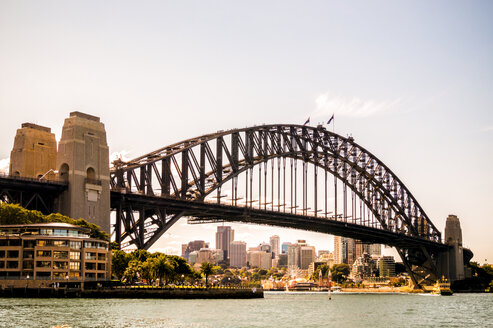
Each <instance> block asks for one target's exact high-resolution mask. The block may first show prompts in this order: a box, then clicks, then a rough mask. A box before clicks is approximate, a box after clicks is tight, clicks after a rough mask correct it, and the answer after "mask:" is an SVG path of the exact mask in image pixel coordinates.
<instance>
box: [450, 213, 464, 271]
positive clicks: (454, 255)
mask: <svg viewBox="0 0 493 328" xmlns="http://www.w3.org/2000/svg"><path fill="white" fill-rule="evenodd" d="M445 243H446V244H447V245H449V246H451V247H452V248H451V249H450V251H449V252H448V264H449V272H448V273H449V279H451V280H459V279H464V278H465V276H464V254H463V249H462V229H461V227H460V221H459V218H458V217H457V216H455V215H452V214H451V215H449V216H448V217H447V221H446V223H445Z"/></svg>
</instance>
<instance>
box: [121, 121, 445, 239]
mask: <svg viewBox="0 0 493 328" xmlns="http://www.w3.org/2000/svg"><path fill="white" fill-rule="evenodd" d="M226 139H229V140H228V141H229V143H228V142H226ZM286 159H294V160H295V161H294V163H295V164H294V165H295V170H296V165H297V162H298V161H301V162H302V166H303V168H302V170H303V171H302V175H303V183H302V185H301V188H302V195H303V196H302V198H303V199H302V204H300V205H301V212H302V215H303V216H314V217H319V215H318V212H319V211H320V210H325V212H323V213H322V217H325V218H327V219H331V220H335V221H345V222H347V221H348V217H347V215H346V213H344V212H345V211H346V205H343V207H344V208H343V209H337V190H338V189H337V181H340V183H342V186H343V188H344V191H345V188H346V186H347V187H348V188H349V189H350V190H351V191H352V192H354V193H355V195H357V197H358V198H359V199H360V200H361V201H362V202H363V203H364V205H365V207H366V208H367V209H368V210H369V212H368V214H369V213H370V212H371V214H372V219H374V221H373V222H371V227H372V228H378V229H381V230H383V231H386V232H392V233H395V234H397V235H401V236H406V237H412V238H415V239H416V240H424V241H429V242H433V243H440V240H441V234H440V231H438V229H437V228H436V227H435V226H434V225H433V223H432V222H431V220H430V219H429V218H428V216H427V215H426V213H425V212H424V210H423V209H422V207H421V206H420V205H419V204H418V202H417V201H416V199H415V198H414V196H413V195H412V194H411V192H410V191H409V190H408V189H407V188H406V186H405V185H404V184H403V183H402V182H401V181H400V180H399V178H398V177H397V176H396V175H395V174H394V173H393V172H392V171H391V170H390V169H389V168H388V167H387V166H386V165H385V164H384V163H382V162H381V161H380V160H379V159H378V158H377V157H376V156H374V155H373V154H371V153H370V152H368V151H367V150H366V149H364V148H363V147H361V146H360V145H358V144H356V143H355V142H354V140H353V139H352V138H345V137H342V136H340V135H337V134H335V133H332V132H330V131H328V130H326V129H325V128H322V127H309V126H300V125H265V126H257V127H252V128H245V129H236V130H229V131H220V132H217V133H214V134H208V135H204V136H201V137H197V138H193V139H188V140H185V141H182V142H179V143H176V144H173V145H171V146H168V147H164V148H162V149H159V150H157V151H154V152H152V153H149V154H146V155H144V156H141V157H139V158H136V159H134V160H132V161H129V162H121V161H119V162H115V163H114V166H113V168H112V170H111V187H112V190H113V192H116V193H118V195H123V194H132V193H133V194H140V195H145V196H147V197H148V198H152V197H159V198H166V199H176V200H186V201H190V202H204V201H205V200H206V197H208V196H210V195H212V194H213V192H216V196H215V197H216V200H217V203H221V198H222V197H223V195H222V194H221V189H222V187H223V186H225V185H226V183H229V182H231V184H232V187H231V193H232V198H231V199H232V206H240V207H246V208H253V207H254V202H258V206H257V207H258V208H262V206H263V207H264V210H266V209H267V205H268V203H269V202H267V196H268V195H267V190H269V191H271V193H272V199H270V201H271V203H272V206H269V207H270V209H271V210H273V211H277V212H282V213H286V214H293V211H294V212H295V214H297V212H299V211H298V210H297V207H296V206H297V200H294V203H295V205H294V206H293V199H292V196H291V201H290V205H291V206H287V199H286V196H285V193H286V191H285V188H286V181H284V182H282V183H281V182H280V181H281V180H280V179H278V180H277V182H278V193H277V195H278V203H277V205H275V206H274V204H273V203H274V202H275V199H274V197H273V195H274V191H275V188H274V187H275V186H274V185H271V186H270V187H269V188H267V184H268V183H269V182H268V181H264V185H263V187H264V190H262V188H261V187H259V190H258V194H256V195H255V196H257V197H258V200H254V199H253V198H254V196H253V193H252V192H253V183H252V184H251V186H250V187H249V189H248V179H250V180H251V179H252V178H253V174H254V173H253V168H254V167H259V170H260V171H259V174H258V177H259V178H260V180H259V181H260V182H259V186H262V183H261V179H262V173H261V170H262V167H264V175H265V177H267V170H268V165H267V163H268V162H272V161H276V160H277V163H278V167H277V168H278V177H280V171H281V163H282V165H283V167H282V169H283V170H284V171H283V174H284V177H285V176H286V173H285V172H286ZM308 164H310V165H311V166H313V171H314V174H315V175H317V174H318V173H317V170H318V168H320V169H322V170H323V171H324V172H325V176H326V178H325V185H324V186H323V187H322V186H317V182H316V181H317V180H316V179H315V180H314V181H315V182H314V184H315V186H314V190H313V191H312V192H311V193H312V194H315V196H314V197H312V198H313V199H314V202H312V206H314V209H313V214H312V215H308V214H309V209H308V205H307V198H308V192H307V179H308V176H307V174H306V172H307V167H306V166H307V165H308ZM289 169H290V170H291V173H290V174H289V175H290V177H291V181H292V180H293V178H292V177H293V173H292V170H293V162H291V164H290V165H289V163H288V170H289ZM272 171H273V172H272V175H271V177H272V183H274V178H275V177H274V175H275V173H274V164H273V165H272ZM241 173H245V174H246V176H247V178H246V180H247V181H246V183H245V184H246V185H247V188H246V191H245V195H244V198H245V203H244V205H238V200H239V196H238V190H237V188H236V187H235V186H237V184H238V181H237V179H238V176H239V175H240V174H241ZM327 173H329V174H330V175H332V176H334V177H335V178H334V180H335V186H336V187H335V189H334V192H335V194H336V195H335V197H336V201H335V213H334V214H333V215H329V214H331V213H329V211H328V210H327V197H325V203H324V204H323V205H322V206H320V207H321V208H318V206H319V204H318V203H317V200H318V199H319V198H320V197H319V196H318V194H319V193H320V192H322V193H324V195H325V196H327ZM266 180H267V179H266ZM294 180H295V181H294V187H295V189H299V188H298V186H297V185H296V184H297V181H296V180H297V176H296V175H294ZM281 184H282V185H283V188H284V190H283V192H284V198H283V199H282V201H281V195H280V194H281V192H280V185H281ZM290 188H291V191H290V193H291V195H292V193H293V191H292V188H293V183H291V186H290ZM297 192H298V190H295V198H296V193H297ZM262 197H264V202H262ZM343 197H346V194H345V192H344V195H343ZM112 199H118V196H112ZM112 203H119V205H118V206H119V208H116V206H113V207H114V208H115V209H117V210H118V211H117V222H116V232H117V236H116V239H117V241H119V242H121V241H123V239H129V240H130V242H131V243H134V244H136V245H137V246H138V247H140V248H148V247H150V245H152V243H154V242H155V241H156V240H157V238H158V237H159V236H160V235H162V233H163V232H164V231H165V230H166V229H168V228H169V227H170V225H171V224H173V223H174V222H176V221H177V220H178V219H179V217H181V216H188V213H187V210H186V208H185V209H184V210H177V211H174V212H171V213H170V212H169V211H166V207H164V208H163V206H158V207H161V208H157V207H156V206H154V208H153V206H149V207H147V208H146V206H141V207H138V208H139V209H138V210H137V207H135V208H132V204H130V203H128V202H127V203H126V204H122V202H118V201H116V202H112ZM343 204H347V202H346V201H343ZM122 206H123V207H122ZM135 212H139V213H138V218H137V217H136V215H134V213H135ZM339 212H341V213H339ZM360 214H361V213H360ZM195 217H197V216H195ZM202 219H207V215H205V216H204V217H203V218H202ZM209 219H217V216H215V217H211V218H209ZM359 219H360V220H359V221H361V222H360V223H361V224H362V225H364V222H363V221H364V218H362V217H360V218H359ZM349 221H353V222H350V223H357V222H355V218H354V217H353V218H351V220H349ZM356 221H357V220H356ZM156 236H157V238H156ZM122 237H123V239H122Z"/></svg>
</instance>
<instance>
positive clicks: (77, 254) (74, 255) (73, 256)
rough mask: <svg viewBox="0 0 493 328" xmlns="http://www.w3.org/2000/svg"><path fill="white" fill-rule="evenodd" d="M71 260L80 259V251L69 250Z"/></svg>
mask: <svg viewBox="0 0 493 328" xmlns="http://www.w3.org/2000/svg"><path fill="white" fill-rule="evenodd" d="M70 259H71V260H80V252H70Z"/></svg>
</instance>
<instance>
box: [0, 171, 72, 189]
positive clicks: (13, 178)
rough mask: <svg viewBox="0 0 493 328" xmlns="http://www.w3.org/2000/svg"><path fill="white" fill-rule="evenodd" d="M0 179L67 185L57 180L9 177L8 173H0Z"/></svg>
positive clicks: (65, 182)
mask: <svg viewBox="0 0 493 328" xmlns="http://www.w3.org/2000/svg"><path fill="white" fill-rule="evenodd" d="M0 178H4V179H11V180H18V181H27V182H42V183H47V184H53V185H62V186H64V185H67V184H68V182H67V181H63V180H59V179H58V178H57V179H46V178H31V177H23V176H16V175H11V174H8V173H0Z"/></svg>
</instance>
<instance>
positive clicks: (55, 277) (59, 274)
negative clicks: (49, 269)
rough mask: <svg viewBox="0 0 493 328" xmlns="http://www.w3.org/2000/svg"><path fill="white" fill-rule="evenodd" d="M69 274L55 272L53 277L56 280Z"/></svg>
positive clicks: (65, 277)
mask: <svg viewBox="0 0 493 328" xmlns="http://www.w3.org/2000/svg"><path fill="white" fill-rule="evenodd" d="M67 276H68V274H67V273H66V272H53V279H56V280H61V279H67Z"/></svg>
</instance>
